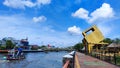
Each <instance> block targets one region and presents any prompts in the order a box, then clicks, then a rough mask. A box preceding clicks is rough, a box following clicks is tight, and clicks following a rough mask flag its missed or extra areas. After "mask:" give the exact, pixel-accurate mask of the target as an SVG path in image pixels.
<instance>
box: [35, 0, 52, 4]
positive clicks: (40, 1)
mask: <svg viewBox="0 0 120 68" xmlns="http://www.w3.org/2000/svg"><path fill="white" fill-rule="evenodd" d="M50 3H51V0H37V4H38V5H42V4H43V5H44V4H50Z"/></svg>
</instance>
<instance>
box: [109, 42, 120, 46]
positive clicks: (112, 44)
mask: <svg viewBox="0 0 120 68" xmlns="http://www.w3.org/2000/svg"><path fill="white" fill-rule="evenodd" d="M107 47H120V44H116V43H111V44H110V45H108V46H107Z"/></svg>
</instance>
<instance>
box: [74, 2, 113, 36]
mask: <svg viewBox="0 0 120 68" xmlns="http://www.w3.org/2000/svg"><path fill="white" fill-rule="evenodd" d="M72 16H73V17H77V18H81V19H84V20H85V21H87V22H88V23H89V24H93V23H94V24H96V25H97V26H98V28H99V29H100V30H101V32H102V33H103V34H104V36H107V35H108V34H109V33H110V32H111V30H112V28H111V27H108V26H107V25H106V23H108V22H109V21H111V20H113V19H114V17H115V12H114V10H113V8H112V7H111V6H110V4H107V3H103V4H102V6H101V7H100V8H97V9H96V10H95V11H93V12H91V13H89V11H87V10H85V9H84V8H80V9H78V10H77V11H76V12H75V13H72Z"/></svg>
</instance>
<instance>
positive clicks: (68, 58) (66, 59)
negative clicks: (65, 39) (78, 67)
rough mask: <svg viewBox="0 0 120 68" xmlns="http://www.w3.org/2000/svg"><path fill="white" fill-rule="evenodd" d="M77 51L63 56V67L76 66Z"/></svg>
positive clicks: (71, 67) (72, 67)
mask: <svg viewBox="0 0 120 68" xmlns="http://www.w3.org/2000/svg"><path fill="white" fill-rule="evenodd" d="M74 59H75V51H72V52H70V53H68V54H67V55H64V56H63V68H74Z"/></svg>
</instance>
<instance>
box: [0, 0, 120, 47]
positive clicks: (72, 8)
mask: <svg viewBox="0 0 120 68" xmlns="http://www.w3.org/2000/svg"><path fill="white" fill-rule="evenodd" d="M119 6H120V1H118V0H0V39H2V38H4V37H14V38H16V39H24V38H28V40H29V43H30V44H37V45H43V44H44V45H47V44H50V45H54V46H56V47H67V46H73V45H74V44H76V43H78V42H81V40H82V39H83V36H82V34H81V33H82V32H83V31H84V30H86V29H88V28H90V27H91V26H93V25H96V26H97V27H98V28H99V29H100V31H101V32H102V33H103V35H104V37H105V38H111V39H114V38H120V30H119V29H120V23H119V21H120V8H119Z"/></svg>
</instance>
